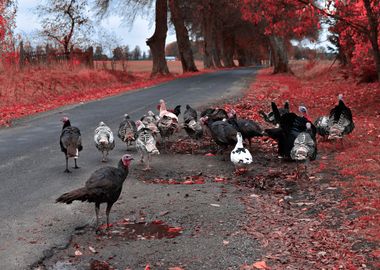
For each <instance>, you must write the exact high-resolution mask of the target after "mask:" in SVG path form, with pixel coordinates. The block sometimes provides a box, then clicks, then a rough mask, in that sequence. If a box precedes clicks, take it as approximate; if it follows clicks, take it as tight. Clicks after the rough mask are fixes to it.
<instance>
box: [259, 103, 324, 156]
mask: <svg viewBox="0 0 380 270" xmlns="http://www.w3.org/2000/svg"><path fill="white" fill-rule="evenodd" d="M302 107H304V106H302ZM304 108H305V109H306V107H304ZM306 112H307V109H306ZM273 113H274V117H275V119H276V122H277V123H279V127H278V128H272V129H266V130H265V132H266V133H267V134H268V135H269V137H271V138H272V139H274V140H276V141H277V142H278V152H279V156H280V157H285V158H290V152H291V150H292V148H293V146H294V141H295V139H296V138H297V136H298V135H299V134H300V133H301V132H304V131H306V124H307V123H310V121H309V120H308V117H305V114H304V116H298V115H296V114H295V113H285V114H283V115H281V116H280V112H279V110H278V109H277V106H276V105H275V104H274V106H273ZM310 125H311V132H310V133H311V136H312V138H313V140H315V136H316V128H315V126H314V125H312V124H311V123H310Z"/></svg>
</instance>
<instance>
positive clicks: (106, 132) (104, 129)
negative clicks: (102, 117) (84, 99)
mask: <svg viewBox="0 0 380 270" xmlns="http://www.w3.org/2000/svg"><path fill="white" fill-rule="evenodd" d="M94 141H95V146H96V148H97V149H98V150H99V151H100V152H102V156H103V159H102V162H106V161H107V156H108V154H109V152H110V151H111V150H113V149H114V148H115V139H114V137H113V133H112V130H111V129H110V128H109V127H108V126H107V125H106V124H105V123H104V122H100V123H99V125H98V127H97V128H96V129H95V132H94Z"/></svg>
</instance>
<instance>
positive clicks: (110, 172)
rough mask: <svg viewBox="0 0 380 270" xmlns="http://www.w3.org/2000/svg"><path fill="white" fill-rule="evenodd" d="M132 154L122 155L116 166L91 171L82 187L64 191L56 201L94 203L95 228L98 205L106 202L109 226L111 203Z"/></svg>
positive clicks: (126, 174) (117, 193)
mask: <svg viewBox="0 0 380 270" xmlns="http://www.w3.org/2000/svg"><path fill="white" fill-rule="evenodd" d="M132 160H133V158H132V156H130V155H124V156H123V157H122V158H121V159H120V161H119V163H118V166H117V168H115V167H103V168H100V169H98V170H96V171H95V172H93V173H92V174H91V176H90V178H88V180H87V181H86V183H85V186H84V187H82V188H78V189H75V190H73V191H70V192H67V193H64V194H63V195H61V196H60V197H59V198H57V199H56V202H59V203H66V204H70V203H72V202H73V201H82V202H84V201H88V202H90V203H95V214H96V228H97V227H98V224H99V207H100V204H101V203H107V209H106V215H107V228H108V227H109V214H110V211H111V208H112V205H113V204H114V203H115V202H116V201H117V200H118V199H119V196H120V193H121V189H122V187H123V183H124V181H125V179H126V178H127V176H128V170H129V164H130V163H131V161H132Z"/></svg>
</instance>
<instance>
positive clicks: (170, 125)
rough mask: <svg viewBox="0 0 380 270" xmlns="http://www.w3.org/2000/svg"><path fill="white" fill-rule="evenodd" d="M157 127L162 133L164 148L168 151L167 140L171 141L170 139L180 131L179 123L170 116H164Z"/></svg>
mask: <svg viewBox="0 0 380 270" xmlns="http://www.w3.org/2000/svg"><path fill="white" fill-rule="evenodd" d="M157 127H158V130H159V131H160V134H161V139H162V141H163V143H164V148H165V149H166V142H167V140H169V137H170V136H172V135H173V134H174V133H175V132H176V131H177V130H178V127H179V125H178V121H177V120H176V119H174V118H172V117H170V116H168V115H164V116H162V117H161V118H160V120H159V121H158V122H157Z"/></svg>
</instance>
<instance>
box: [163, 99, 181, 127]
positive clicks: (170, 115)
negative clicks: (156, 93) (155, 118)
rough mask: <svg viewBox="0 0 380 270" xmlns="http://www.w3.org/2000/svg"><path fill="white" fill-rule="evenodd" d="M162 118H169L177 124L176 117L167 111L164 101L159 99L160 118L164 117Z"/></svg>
mask: <svg viewBox="0 0 380 270" xmlns="http://www.w3.org/2000/svg"><path fill="white" fill-rule="evenodd" d="M164 116H167V117H170V118H172V119H174V120H176V121H177V122H178V117H177V115H175V114H174V113H172V112H169V111H168V110H167V109H166V104H165V101H164V100H163V99H160V118H162V117H164Z"/></svg>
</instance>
